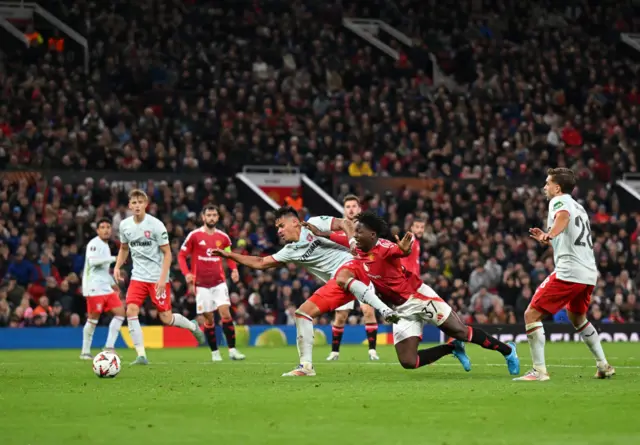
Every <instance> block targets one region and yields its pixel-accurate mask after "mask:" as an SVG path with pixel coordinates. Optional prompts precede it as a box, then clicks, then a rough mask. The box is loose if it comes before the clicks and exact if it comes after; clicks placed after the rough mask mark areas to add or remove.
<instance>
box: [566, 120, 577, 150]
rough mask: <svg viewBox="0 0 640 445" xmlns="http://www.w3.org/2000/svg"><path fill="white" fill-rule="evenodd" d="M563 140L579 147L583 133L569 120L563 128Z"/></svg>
mask: <svg viewBox="0 0 640 445" xmlns="http://www.w3.org/2000/svg"><path fill="white" fill-rule="evenodd" d="M562 140H563V141H564V143H565V144H567V145H568V146H570V147H579V146H581V145H582V135H581V134H580V132H579V131H578V130H576V128H575V127H574V126H573V125H572V123H571V122H570V121H567V123H566V124H565V125H564V128H563V129H562Z"/></svg>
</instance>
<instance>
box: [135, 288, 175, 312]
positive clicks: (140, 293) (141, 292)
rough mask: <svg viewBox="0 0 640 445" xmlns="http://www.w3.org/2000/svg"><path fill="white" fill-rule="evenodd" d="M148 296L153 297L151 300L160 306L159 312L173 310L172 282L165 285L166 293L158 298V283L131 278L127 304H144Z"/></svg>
mask: <svg viewBox="0 0 640 445" xmlns="http://www.w3.org/2000/svg"><path fill="white" fill-rule="evenodd" d="M147 297H151V302H152V303H153V304H154V305H155V306H156V307H157V308H158V311H159V312H166V311H170V310H171V284H169V283H167V284H166V285H165V291H164V295H162V296H161V298H158V297H157V296H156V283H145V282H143V281H136V280H131V283H129V289H127V304H135V305H136V306H142V304H143V303H144V300H146V299H147Z"/></svg>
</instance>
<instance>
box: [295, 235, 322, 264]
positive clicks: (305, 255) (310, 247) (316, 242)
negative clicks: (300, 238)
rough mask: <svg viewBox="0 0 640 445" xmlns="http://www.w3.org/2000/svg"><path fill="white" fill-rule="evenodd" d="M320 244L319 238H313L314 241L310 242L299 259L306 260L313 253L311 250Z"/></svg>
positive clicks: (313, 250)
mask: <svg viewBox="0 0 640 445" xmlns="http://www.w3.org/2000/svg"><path fill="white" fill-rule="evenodd" d="M320 244H321V243H320V240H315V241H314V242H312V243H311V244H310V245H309V248H308V249H307V251H306V252H305V253H303V254H302V256H301V257H300V261H307V260H308V259H309V258H310V257H311V255H313V252H315V250H316V249H317V248H318V247H320Z"/></svg>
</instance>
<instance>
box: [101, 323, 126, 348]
mask: <svg viewBox="0 0 640 445" xmlns="http://www.w3.org/2000/svg"><path fill="white" fill-rule="evenodd" d="M123 322H124V317H120V316H118V315H116V316H115V317H113V318H112V319H111V323H109V334H107V342H106V343H105V345H104V347H105V348H106V349H113V348H115V344H116V340H117V339H118V334H120V328H121V327H122V323H123Z"/></svg>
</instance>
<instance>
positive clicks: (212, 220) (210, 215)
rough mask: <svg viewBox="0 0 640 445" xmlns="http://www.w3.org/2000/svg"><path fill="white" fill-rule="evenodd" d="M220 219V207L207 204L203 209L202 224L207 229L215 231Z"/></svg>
mask: <svg viewBox="0 0 640 445" xmlns="http://www.w3.org/2000/svg"><path fill="white" fill-rule="evenodd" d="M219 219H220V210H219V209H218V206H215V205H213V204H207V205H206V206H204V208H203V209H202V222H203V223H204V225H205V226H207V229H213V228H214V227H215V226H216V224H218V220H219Z"/></svg>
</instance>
